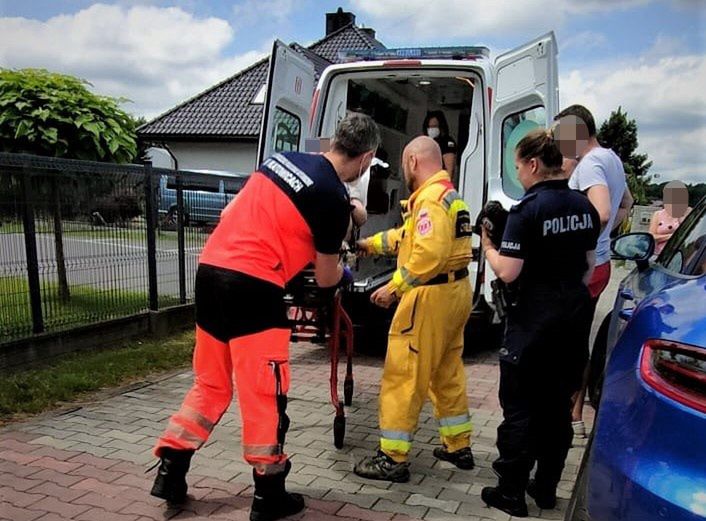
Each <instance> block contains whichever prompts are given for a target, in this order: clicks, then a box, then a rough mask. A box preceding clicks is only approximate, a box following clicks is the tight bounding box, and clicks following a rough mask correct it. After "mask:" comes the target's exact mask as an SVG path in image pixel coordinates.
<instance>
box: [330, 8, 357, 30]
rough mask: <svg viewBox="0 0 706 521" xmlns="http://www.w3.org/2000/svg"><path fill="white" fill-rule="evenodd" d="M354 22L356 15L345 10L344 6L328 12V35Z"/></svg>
mask: <svg viewBox="0 0 706 521" xmlns="http://www.w3.org/2000/svg"><path fill="white" fill-rule="evenodd" d="M352 23H353V24H354V23H355V15H354V14H353V13H348V12H344V11H343V8H342V7H339V8H338V11H336V12H335V13H326V36H328V35H329V34H331V33H334V32H336V31H338V30H339V29H340V28H341V27H345V26H346V25H348V24H352Z"/></svg>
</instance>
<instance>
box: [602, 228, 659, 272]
mask: <svg viewBox="0 0 706 521" xmlns="http://www.w3.org/2000/svg"><path fill="white" fill-rule="evenodd" d="M610 249H611V251H612V252H613V254H614V256H615V257H616V258H618V259H624V260H632V261H635V262H637V263H638V266H641V265H642V266H644V265H645V263H646V262H647V261H648V260H649V258H650V257H651V256H652V253H653V252H654V251H655V240H654V237H652V235H651V234H649V233H644V232H637V233H626V234H625V235H621V236H620V237H616V238H615V239H613V241H612V242H611V244H610Z"/></svg>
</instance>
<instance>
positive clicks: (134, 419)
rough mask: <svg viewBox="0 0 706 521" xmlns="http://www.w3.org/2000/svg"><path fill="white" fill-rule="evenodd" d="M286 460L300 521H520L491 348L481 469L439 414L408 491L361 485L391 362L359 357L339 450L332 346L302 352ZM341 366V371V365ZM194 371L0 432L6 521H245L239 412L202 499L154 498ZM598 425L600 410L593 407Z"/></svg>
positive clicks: (420, 444)
mask: <svg viewBox="0 0 706 521" xmlns="http://www.w3.org/2000/svg"><path fill="white" fill-rule="evenodd" d="M291 353H292V357H291V358H292V373H293V375H292V376H293V378H292V386H291V391H290V405H289V409H288V413H289V415H290V417H291V420H292V427H291V429H290V431H289V434H288V436H287V444H286V448H287V452H288V453H289V454H290V455H291V457H292V462H293V471H292V474H291V475H290V478H289V481H288V483H289V488H290V489H291V490H293V491H297V492H301V493H303V494H304V495H305V496H307V505H308V508H307V510H305V512H304V513H303V514H300V515H298V516H296V517H295V518H293V519H306V520H312V521H317V520H320V521H326V520H331V521H333V520H336V519H338V520H343V521H345V520H366V521H378V520H400V521H401V520H415V519H416V520H446V519H448V520H454V519H465V520H471V521H476V520H496V521H505V520H510V519H511V518H510V516H508V515H506V514H503V513H502V512H499V511H497V510H494V509H489V508H487V507H485V505H484V504H483V503H482V501H481V499H480V491H481V488H482V487H484V486H486V485H490V484H494V483H495V476H494V475H493V473H492V471H491V468H490V463H491V462H492V460H493V459H494V458H495V457H496V449H495V435H496V428H497V426H498V424H499V422H500V420H501V411H500V407H499V404H498V400H497V385H498V365H497V361H496V356H495V354H493V353H480V354H477V355H474V356H471V357H469V358H468V359H467V360H466V370H467V376H468V394H469V399H470V408H471V413H472V420H473V424H474V429H475V430H474V435H473V452H474V454H475V457H476V468H475V469H473V470H471V471H460V470H458V469H456V468H455V467H453V466H452V465H450V464H449V463H445V462H440V461H437V460H436V459H435V458H434V457H433V456H432V450H433V448H434V447H435V446H436V445H437V444H438V438H437V427H436V424H435V421H434V419H433V416H432V411H431V407H430V406H429V405H427V406H426V407H425V409H424V411H423V413H422V417H421V419H420V426H419V430H418V432H417V434H416V436H415V444H414V449H413V458H412V464H411V471H412V474H413V477H412V481H411V482H409V483H405V484H388V483H383V482H372V481H367V480H364V479H361V478H359V477H357V476H355V475H354V474H353V472H352V467H353V463H354V461H355V460H356V459H357V458H359V457H362V456H363V455H366V454H370V453H371V452H372V451H374V450H375V448H376V445H377V441H378V432H377V418H378V414H377V396H378V391H379V381H380V376H381V373H382V360H380V359H376V358H371V357H365V356H361V357H356V360H355V393H354V399H353V405H352V406H351V407H349V408H347V432H346V439H345V446H344V448H343V449H341V450H336V449H335V448H334V446H333V433H332V432H333V429H332V424H333V408H332V407H331V405H330V402H329V387H328V376H329V363H328V358H327V357H328V352H327V350H326V349H325V348H322V347H320V346H314V345H311V344H305V343H299V344H294V345H293V346H292V351H291ZM341 369H343V366H342V367H341ZM191 380H192V375H191V372H190V371H185V372H181V373H177V374H171V375H168V376H165V377H162V378H160V379H159V380H156V381H151V382H145V383H144V384H141V385H135V386H132V387H131V388H128V389H121V390H120V391H118V392H117V393H114V394H113V395H111V396H107V397H104V398H102V399H100V400H99V401H96V402H94V403H88V404H84V405H82V406H80V407H75V408H73V409H69V410H64V411H59V412H55V413H51V414H47V415H42V416H39V417H36V418H33V419H31V420H28V421H25V422H20V423H15V424H12V425H10V426H7V427H5V428H2V429H0V519H1V520H3V521H5V520H7V521H58V520H64V519H75V520H86V521H147V520H157V521H161V520H164V519H175V520H181V519H189V520H200V519H214V520H245V519H247V518H248V510H249V506H250V502H251V498H252V488H251V470H250V467H249V466H248V465H247V464H245V463H244V462H243V460H242V456H241V451H240V429H239V425H240V419H239V415H238V410H237V406H235V404H234V406H233V407H231V409H230V410H229V411H228V412H227V413H226V415H225V416H224V418H223V421H222V422H221V424H220V425H219V426H218V427H217V428H216V430H215V431H214V433H213V436H212V438H211V439H210V440H209V442H208V443H207V444H206V445H205V446H204V447H203V449H202V450H201V451H200V452H199V453H198V454H197V455H196V456H195V457H194V460H193V465H192V469H191V471H190V473H189V477H188V480H189V484H190V492H189V493H190V495H192V499H191V501H190V502H188V503H187V504H186V505H184V506H183V508H181V509H168V508H167V507H166V506H165V504H164V503H163V502H162V501H160V500H158V499H156V498H153V497H151V496H150V495H149V494H148V491H149V488H150V486H151V484H152V480H153V478H154V475H155V471H154V470H153V471H151V472H149V473H147V474H145V471H146V470H147V469H148V468H149V466H150V465H151V464H153V463H154V462H155V458H154V457H153V456H152V447H153V444H154V442H155V438H156V437H157V436H158V435H159V434H160V433H161V431H162V429H163V428H164V427H165V425H166V421H167V418H168V417H169V415H170V414H171V413H172V412H173V411H175V410H176V409H177V407H178V406H179V404H180V403H181V399H182V398H183V396H184V393H185V392H186V390H187V389H188V387H189V386H190V384H191ZM586 412H587V416H588V418H587V419H588V420H589V423H590V422H591V421H592V410H591V409H590V408H588V407H587V408H586ZM584 447H585V441H584V440H579V441H576V440H575V446H574V447H573V448H572V449H571V451H570V453H569V458H568V462H567V466H566V469H565V471H564V476H563V480H562V482H561V483H560V491H559V496H560V498H562V499H560V501H559V507H558V508H557V509H556V510H551V511H541V512H540V511H539V509H538V508H537V507H536V506H535V505H534V504H533V502H532V501H529V502H528V504H529V508H530V516H534V517H539V518H541V519H562V518H563V511H564V509H565V508H566V504H567V499H568V498H569V496H570V491H571V489H572V487H573V483H574V480H575V478H576V472H577V467H578V464H579V461H580V459H581V456H582V454H583V451H584Z"/></svg>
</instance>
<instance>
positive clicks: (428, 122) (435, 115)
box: [422, 110, 457, 179]
mask: <svg viewBox="0 0 706 521" xmlns="http://www.w3.org/2000/svg"><path fill="white" fill-rule="evenodd" d="M422 127H423V133H424V135H425V136H429V137H430V138H432V139H433V140H434V141H436V143H437V144H438V145H439V148H441V157H442V160H443V165H444V170H446V171H447V172H448V173H449V176H451V179H453V177H454V174H455V173H456V148H457V147H456V141H454V139H453V138H452V137H451V136H450V135H449V124H448V123H447V122H446V116H444V113H443V112H441V111H440V110H434V111H431V112H429V113H427V117H426V118H424V124H423V125H422Z"/></svg>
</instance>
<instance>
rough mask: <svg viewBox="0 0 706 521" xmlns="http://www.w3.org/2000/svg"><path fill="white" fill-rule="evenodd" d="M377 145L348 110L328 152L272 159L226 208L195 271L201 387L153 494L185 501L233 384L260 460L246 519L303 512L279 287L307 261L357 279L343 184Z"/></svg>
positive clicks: (164, 451)
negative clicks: (294, 487) (195, 461)
mask: <svg viewBox="0 0 706 521" xmlns="http://www.w3.org/2000/svg"><path fill="white" fill-rule="evenodd" d="M379 142H380V133H379V130H378V128H377V126H376V125H375V122H374V121H373V120H372V119H371V118H369V117H368V116H363V115H352V116H349V117H347V118H345V119H343V120H342V121H341V122H340V124H339V126H338V129H337V130H336V134H335V136H334V140H333V144H332V147H331V150H330V151H329V152H326V153H325V154H304V153H297V152H292V153H282V154H275V155H273V156H272V157H270V158H269V159H267V160H266V161H265V162H264V163H263V164H262V165H261V166H260V168H259V169H258V170H257V171H256V172H254V173H253V174H252V175H251V177H250V179H249V180H248V182H247V183H246V185H245V187H244V188H243V190H242V191H241V192H240V194H239V195H238V197H237V199H235V200H234V201H232V202H231V203H230V204H229V205H228V206H227V207H226V208H225V210H224V211H223V213H222V216H221V221H220V223H219V224H218V226H217V227H216V229H215V230H214V231H213V234H212V235H211V236H210V237H209V239H208V241H207V242H206V245H205V247H204V249H203V252H202V253H201V257H200V259H199V267H198V271H197V274H196V291H195V301H196V348H195V350H194V359H193V368H194V384H193V386H192V388H191V390H190V391H189V392H188V393H187V395H186V397H185V399H184V402H183V404H182V406H181V409H180V410H179V411H178V412H177V413H176V414H174V415H173V416H172V417H171V419H170V420H169V424H168V426H167V428H166V430H165V431H164V433H163V434H162V436H161V437H160V438H159V440H158V442H157V445H156V447H155V454H156V455H157V456H158V457H159V458H160V467H159V470H158V474H157V477H156V479H155V482H154V486H153V488H152V491H151V494H152V495H154V496H157V497H160V498H163V499H166V500H167V501H168V502H171V503H180V502H183V501H184V500H185V499H186V491H187V484H186V479H185V478H186V472H187V471H188V469H189V465H190V460H191V457H192V455H193V453H194V451H196V450H197V449H198V448H200V447H201V446H203V444H204V443H205V442H206V440H207V439H208V437H209V435H210V434H211V431H212V430H213V428H214V427H215V425H216V424H217V423H218V421H219V420H220V419H221V416H222V415H223V413H224V412H225V411H226V409H227V408H228V406H229V405H230V402H231V399H232V395H233V382H234V381H235V385H236V386H237V391H238V404H239V406H240V412H241V418H242V425H243V427H242V428H243V430H242V443H243V453H244V456H245V460H246V461H247V462H248V463H250V464H251V465H252V466H253V467H254V468H253V479H254V482H255V493H254V499H253V504H252V509H251V512H250V519H251V520H254V521H266V520H273V519H279V518H281V517H285V516H288V515H291V514H294V513H296V512H299V511H300V510H302V509H303V508H304V500H303V498H302V497H301V496H300V495H299V494H290V493H288V492H287V491H286V490H285V486H284V482H285V478H286V476H287V474H288V473H289V470H290V468H291V463H290V462H289V460H288V459H287V455H286V454H285V453H284V450H283V445H284V438H285V433H286V432H287V429H288V427H289V418H288V417H287V415H286V413H285V410H286V407H287V390H288V388H289V337H290V329H289V326H288V322H287V316H286V307H285V303H284V298H283V297H284V286H285V284H286V283H287V282H288V281H289V280H291V279H292V278H293V277H294V276H295V275H296V274H297V273H298V272H300V271H301V270H302V269H303V268H304V267H305V266H306V265H307V264H309V263H311V262H314V264H315V272H316V281H317V283H318V285H319V286H321V287H333V286H335V285H337V284H338V283H339V282H340V281H341V279H342V278H343V277H345V278H349V277H350V272H349V271H347V268H344V267H343V265H342V264H341V263H339V250H340V248H341V243H342V241H343V238H344V235H345V233H346V230H347V228H348V225H349V222H350V219H351V216H350V201H349V198H348V194H347V192H346V188H345V187H344V185H343V182H347V181H353V180H355V179H356V178H358V177H360V175H361V174H362V172H364V171H365V170H366V169H367V168H368V167H369V166H370V163H371V161H372V159H373V157H375V150H376V149H377V147H378V145H379Z"/></svg>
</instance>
